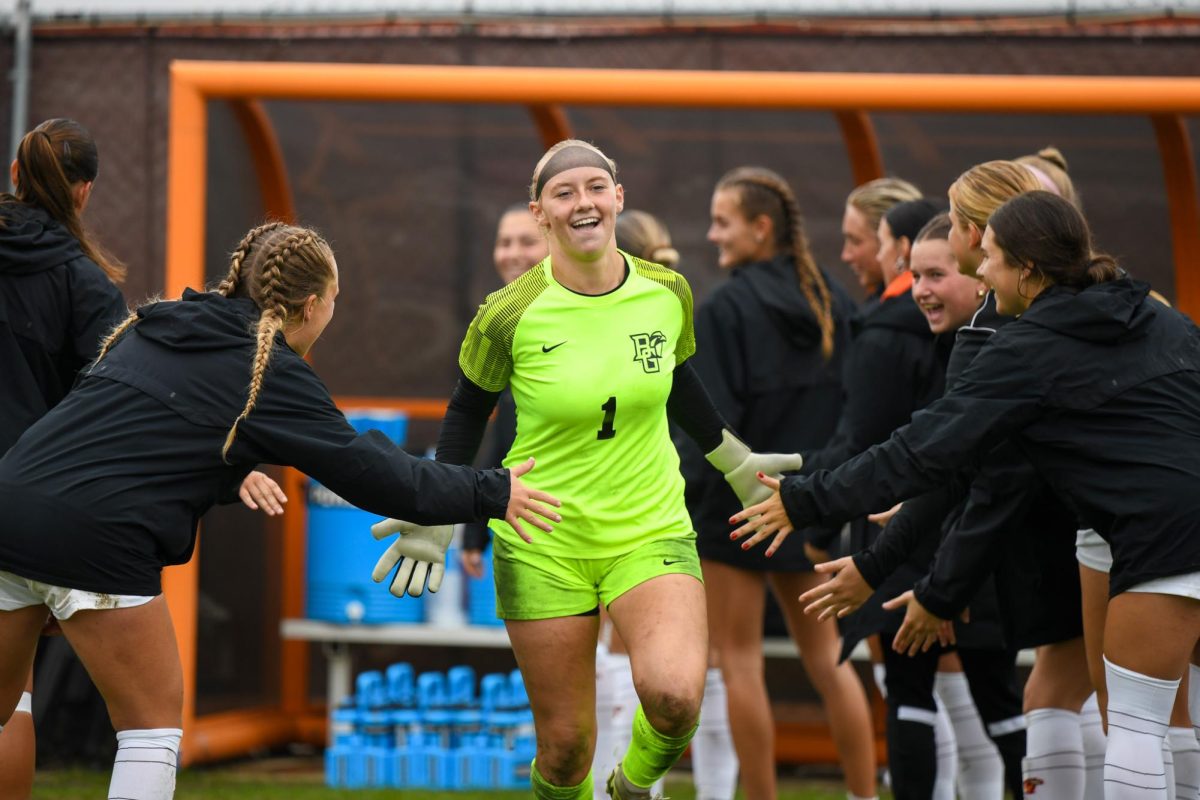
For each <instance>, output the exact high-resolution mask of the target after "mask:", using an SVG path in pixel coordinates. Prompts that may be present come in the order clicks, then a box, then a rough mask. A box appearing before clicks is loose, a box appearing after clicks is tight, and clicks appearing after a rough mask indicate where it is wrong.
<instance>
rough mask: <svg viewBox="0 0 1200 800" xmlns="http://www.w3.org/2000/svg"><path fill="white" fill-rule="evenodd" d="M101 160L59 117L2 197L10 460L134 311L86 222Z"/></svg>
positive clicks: (26, 719) (26, 704)
mask: <svg viewBox="0 0 1200 800" xmlns="http://www.w3.org/2000/svg"><path fill="white" fill-rule="evenodd" d="M98 171H99V154H98V151H97V148H96V143H95V141H94V140H93V139H92V136H91V134H90V133H88V131H87V130H86V129H85V128H84V127H83V126H82V125H80V124H79V123H77V122H75V121H73V120H68V119H51V120H47V121H45V122H43V123H42V124H40V125H38V126H37V127H36V128H34V129H33V130H32V131H30V132H29V133H27V134H26V135H25V136H24V137H23V138H22V140H21V144H20V146H19V147H18V148H17V157H16V159H15V160H14V161H13V164H12V181H13V186H14V187H15V194H11V195H8V194H6V195H2V196H0V375H3V376H4V379H3V381H2V382H0V455H2V454H3V453H4V451H6V450H7V449H8V448H9V447H11V446H12V444H13V442H15V441H16V440H17V439H18V438H20V436H21V434H22V433H24V432H25V429H26V428H28V427H29V426H30V425H32V424H33V423H34V422H35V421H36V420H37V419H38V418H40V417H41V416H42V415H43V414H45V413H46V412H47V411H49V410H50V409H51V408H53V407H54V406H55V405H57V404H58V402H59V401H60V400H62V399H63V397H64V396H65V395H66V393H67V390H68V389H70V387H71V384H72V383H73V382H74V380H75V375H76V373H77V372H78V371H79V370H80V368H81V367H83V366H84V365H85V364H86V363H88V362H89V361H91V360H92V359H93V358H95V356H96V351H97V350H98V349H99V347H100V340H101V339H102V338H104V335H105V334H107V333H108V332H109V331H110V330H111V329H112V327H113V326H114V325H116V324H117V323H118V322H120V321H121V320H122V319H123V318H124V317H125V315H126V314H127V313H128V311H127V310H126V308H125V300H124V298H122V297H121V292H120V290H118V289H117V287H116V285H115V284H114V282H115V281H120V280H121V279H122V277H123V276H124V267H122V265H121V264H120V263H119V262H118V261H116V260H115V259H113V258H112V257H111V256H108V255H107V254H105V253H104V252H103V250H101V249H100V247H99V246H97V245H96V244H95V242H94V241H92V239H91V237H90V236H88V234H87V232H86V231H85V230H84V228H83V225H82V223H81V222H80V214H82V213H83V210H84V208H85V207H86V206H87V203H88V200H89V198H90V197H91V190H92V186H93V185H94V182H95V179H96V175H97V172H98ZM32 691H33V682H32V676H30V680H29V681H28V683H27V685H26V692H25V693H24V694H23V695H22V697H21V700H20V703H19V704H18V710H19V711H21V712H23V713H22V714H21V715H20V716H19V717H18V716H14V717H13V718H12V719H10V720H8V721H4V720H0V724H3V725H4V727H5V728H6V731H5V732H4V733H3V734H0V786H4V787H6V790H7V793H6V794H5V795H4V797H5V798H10V799H11V800H18V799H19V798H23V797H28V795H29V793H30V791H31V790H32V786H33V771H34V749H35V748H34V739H33V719H32V701H33V697H32V694H31V692H32Z"/></svg>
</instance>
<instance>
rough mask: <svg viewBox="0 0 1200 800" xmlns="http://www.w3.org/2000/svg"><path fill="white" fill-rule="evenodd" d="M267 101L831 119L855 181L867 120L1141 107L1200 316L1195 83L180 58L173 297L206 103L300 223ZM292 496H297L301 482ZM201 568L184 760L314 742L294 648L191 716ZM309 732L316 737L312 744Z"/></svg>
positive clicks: (289, 544)
mask: <svg viewBox="0 0 1200 800" xmlns="http://www.w3.org/2000/svg"><path fill="white" fill-rule="evenodd" d="M260 99H275V100H341V101H346V100H360V101H384V102H432V103H512V104H518V105H523V106H525V107H527V108H528V109H529V111H530V114H531V116H532V118H533V123H534V125H535V127H536V128H537V130H538V132H539V134H540V136H541V138H542V140H543V141H544V142H546V143H547V145H548V144H550V143H552V142H554V141H557V140H559V139H563V138H566V137H568V136H569V135H570V125H569V123H568V120H567V117H566V115H565V113H564V112H563V110H562V106H563V105H579V106H590V105H604V106H657V107H677V108H679V107H683V108H758V109H807V110H814V111H830V112H833V113H834V114H835V116H836V118H837V121H838V125H839V126H840V128H841V131H842V135H843V138H844V140H845V143H846V149H847V155H848V158H849V160H850V163H851V168H852V172H853V175H854V179H855V180H856V181H858V182H862V181H865V180H869V179H871V178H876V177H880V176H881V175H883V159H882V157H881V155H880V151H879V144H878V140H877V138H876V135H875V131H874V128H873V126H872V124H871V120H870V117H869V116H868V114H867V112H868V111H907V112H950V113H985V114H987V113H991V114H1002V113H1011V112H1025V113H1041V114H1056V115H1057V114H1142V115H1147V116H1149V117H1150V119H1151V121H1152V124H1153V126H1154V130H1155V135H1156V137H1157V141H1158V145H1159V151H1160V153H1161V156H1162V164H1163V175H1164V179H1165V187H1166V192H1167V201H1168V207H1169V213H1170V223H1171V237H1172V244H1173V255H1174V263H1175V284H1176V301H1177V304H1178V305H1179V307H1180V308H1181V309H1182V310H1184V311H1185V312H1187V313H1189V314H1191V315H1192V316H1193V317H1196V318H1200V270H1198V269H1196V267H1195V266H1194V265H1195V264H1196V263H1198V262H1200V205H1198V200H1197V190H1196V170H1195V163H1194V160H1193V154H1192V149H1191V143H1190V141H1189V140H1188V135H1187V128H1186V126H1185V125H1184V124H1183V121H1182V118H1181V115H1192V114H1197V113H1200V78H1118V77H1061V76H992V75H969V76H968V75H905V76H904V80H903V81H898V80H896V79H895V76H894V75H873V74H836V73H777V72H704V71H683V70H669V71H668V70H608V69H587V70H585V69H555V68H515V67H454V66H449V67H446V66H392V65H367V64H280V63H247V62H220V61H176V62H174V63H173V64H172V65H171V101H170V103H171V105H170V117H169V123H170V131H169V145H168V146H169V150H168V165H167V168H168V173H167V259H166V280H165V291H166V295H167V296H168V297H176V296H178V295H180V294H181V293H182V291H183V289H184V288H185V287H187V286H199V285H201V284H202V283H203V282H204V229H205V224H206V222H205V204H206V202H207V197H206V194H207V185H206V172H207V171H206V157H207V153H206V146H207V136H206V128H207V113H208V112H207V107H206V103H207V102H208V101H210V100H225V101H227V102H229V103H231V104H232V106H233V109H234V112H235V116H236V118H237V120H238V122H239V124H240V125H241V127H242V130H243V133H244V134H245V136H246V139H247V142H248V144H249V147H250V152H251V156H252V157H253V159H254V163H255V166H256V171H257V178H258V182H259V187H260V191H261V192H262V196H263V201H264V208H265V210H266V212H267V213H268V214H269V215H271V216H274V217H278V218H282V219H292V218H294V216H295V211H294V207H293V202H292V196H291V191H290V188H289V186H288V181H287V172H286V170H285V168H284V164H283V159H282V156H281V153H280V150H279V146H278V143H277V141H276V138H275V136H274V132H273V131H272V129H271V125H270V121H269V119H268V118H267V116H266V115H265V114H264V113H263V111H262V109H261V107H260V106H259V105H258V100H260ZM339 403H341V404H342V405H343V407H352V406H375V407H378V406H385V407H392V408H401V409H404V410H406V411H408V412H409V414H410V415H411V416H413V417H415V418H440V416H441V411H442V408H443V407H444V401H433V400H397V399H394V398H391V399H388V398H349V397H346V398H339ZM285 483H286V486H285V488H286V490H287V491H288V495H289V496H290V497H293V498H297V499H299V498H301V497H303V485H302V482H301V476H299V474H297V473H295V472H294V471H288V473H287V474H286V476H285ZM288 508H289V510H288V513H287V515H286V519H285V522H284V530H285V542H284V552H283V553H282V554H281V556H282V561H281V563H282V569H283V582H282V585H283V593H284V597H283V613H284V615H285V616H300V615H301V614H302V613H303V595H304V585H303V580H304V579H303V576H304V545H305V542H304V519H303V504H302V503H300V502H293V503H292V504H290V505H289V507H288ZM197 575H198V563H197V560H196V559H193V560H192V562H191V563H190V564H187V565H184V566H181V567H172V568H170V569H168V570H167V571H166V574H165V576H164V593H165V594H166V596H167V600H168V603H169V604H170V607H171V611H172V616H173V618H174V620H175V625H176V631H177V637H178V640H179V650H180V656H181V658H182V661H183V667H184V686H185V703H184V731H185V733H184V742H185V744H184V748H183V753H184V754H185V759H186V760H187V761H188V762H196V761H202V760H209V759H213V758H220V757H224V756H229V755H234V754H237V753H241V752H245V751H246V750H248V749H250V748H252V747H255V746H262V745H264V744H270V743H274V742H281V741H286V740H288V739H289V738H293V737H296V738H308V736H311V735H313V734H314V733H318V732H319V730H320V726H319V725H315V726H314V725H313V723H312V717H311V716H308V715H306V712H307V711H308V710H309V709H308V700H307V698H308V675H307V663H308V662H307V647H306V645H304V644H303V643H298V642H286V643H284V651H283V659H282V674H281V675H280V687H281V703H280V706H279V707H278V708H265V709H250V710H246V711H237V712H230V713H227V714H218V715H210V716H206V717H203V718H200V719H197V718H196V716H195V713H194V708H195V703H194V701H195V663H196V659H195V657H196V589H197ZM306 734H307V735H306Z"/></svg>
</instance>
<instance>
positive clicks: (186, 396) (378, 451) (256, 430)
mask: <svg viewBox="0 0 1200 800" xmlns="http://www.w3.org/2000/svg"><path fill="white" fill-rule="evenodd" d="M337 292H338V281H337V266H336V264H335V263H334V260H333V254H332V252H331V251H330V249H329V246H328V245H327V244H326V243H325V242H324V240H323V239H321V238H320V237H319V236H317V235H316V234H315V233H313V232H312V231H309V230H306V229H303V228H295V227H290V226H286V225H283V224H281V223H272V224H268V225H265V226H262V227H259V228H256V229H254V230H253V231H251V232H250V233H249V234H248V235H247V236H246V238H245V239H243V241H242V243H241V244H240V245H239V246H238V249H237V250H236V251H235V253H234V254H233V258H232V261H231V265H230V270H229V273H228V275H227V276H226V277H225V279H224V280H223V281H222V282H221V284H220V286H219V287H218V288H217V289H216V290H215V291H213V292H207V293H199V292H193V291H190V290H189V291H188V292H186V293H185V295H184V297H183V299H182V300H177V301H170V302H160V303H154V304H151V305H148V306H145V307H143V308H141V309H139V310H138V311H137V313H135V314H134V315H132V316H130V317H129V318H127V319H126V320H125V321H124V322H123V323H121V325H120V326H119V327H118V328H117V330H116V331H114V332H113V334H112V335H111V336H109V338H108V339H107V340H106V341H105V342H104V345H103V346H102V348H101V351H100V354H99V356H98V358H97V361H96V362H95V364H94V365H93V367H92V368H91V369H90V370H89V372H88V373H87V374H86V375H85V376H84V377H83V378H82V380H81V382H80V383H79V385H78V386H77V387H76V388H75V390H73V391H72V392H71V393H70V394H69V395H68V396H67V398H66V399H65V400H64V401H63V402H62V403H60V404H59V405H58V406H56V407H55V408H54V409H53V410H52V411H50V413H48V414H47V415H46V416H44V417H43V418H42V419H41V420H39V421H38V422H37V423H35V424H34V426H33V427H31V428H30V429H29V430H28V431H27V432H26V434H25V435H24V436H22V437H21V439H20V440H19V441H18V442H17V444H16V445H15V446H14V447H13V448H12V449H11V450H9V452H8V453H7V455H5V457H4V458H3V459H2V460H0V507H3V508H4V509H5V518H4V520H3V522H0V609H3V610H0V716H2V717H7V715H8V713H9V712H10V711H11V709H12V708H13V706H14V705H16V701H17V697H18V696H19V695H20V690H21V681H22V680H23V679H24V676H25V674H26V672H27V670H28V668H29V663H30V660H31V659H32V655H33V649H34V645H35V643H36V641H37V636H38V633H39V631H40V629H41V626H42V622H43V621H44V619H45V616H46V612H47V608H49V609H50V611H51V613H53V614H54V615H55V617H56V618H58V620H59V624H60V626H61V628H62V630H63V633H64V634H65V635H66V636H67V638H68V639H69V640H70V642H71V644H72V646H73V647H74V649H75V651H76V652H77V653H78V654H79V655H80V658H81V659H82V660H83V662H84V664H85V666H87V668H88V672H89V673H90V674H91V676H92V678H93V680H94V681H95V682H96V685H97V686H98V688H99V689H100V691H101V693H102V694H103V695H104V698H105V701H106V703H107V704H108V709H109V715H110V717H111V718H112V722H113V726H114V728H115V729H116V730H117V732H118V733H117V739H118V750H117V758H116V764H115V766H114V769H113V779H112V784H111V786H110V789H109V795H110V796H113V797H124V798H136V799H137V800H163V799H164V798H170V797H171V796H172V795H173V793H174V783H175V760H176V753H177V751H178V746H179V739H180V736H181V733H182V731H181V730H180V720H181V716H182V674H181V669H180V665H179V657H178V653H177V651H176V649H175V642H174V635H173V633H172V629H171V620H170V617H169V615H168V613H167V608H166V603H165V602H164V600H163V598H162V597H161V596H160V594H159V593H160V580H159V574H160V572H161V569H162V567H163V566H165V565H168V564H177V563H182V562H184V561H186V560H187V559H188V558H190V556H191V553H192V549H193V547H194V545H195V537H196V526H197V522H198V521H199V519H200V517H201V516H202V515H203V514H204V512H205V511H207V510H208V509H209V508H210V507H211V506H212V505H213V504H214V503H217V502H220V501H222V500H231V499H232V498H233V493H234V492H236V490H237V487H238V486H239V484H240V483H241V481H242V479H243V478H244V477H245V476H246V474H247V473H248V472H249V471H250V470H251V468H252V467H253V466H254V465H255V464H257V463H259V462H266V463H273V464H280V465H291V466H295V467H297V468H298V469H301V470H303V471H304V472H306V473H308V474H309V475H311V476H313V477H314V478H316V479H317V480H320V481H321V482H322V483H323V484H325V485H326V486H328V487H329V488H330V489H331V490H333V491H334V492H336V493H337V494H338V495H340V496H341V497H344V498H345V499H346V500H347V501H349V502H351V503H353V504H355V505H358V506H360V507H362V508H365V509H367V510H369V511H372V512H374V513H378V514H383V515H387V516H401V517H405V518H407V519H410V520H414V521H416V522H419V523H448V522H455V521H461V520H469V519H478V518H481V517H487V516H499V515H503V516H504V517H505V518H506V519H511V520H514V521H516V520H517V519H518V518H520V519H524V520H525V521H527V522H530V523H532V524H535V525H537V526H538V527H540V528H542V529H549V528H550V525H549V523H547V522H546V521H545V519H555V518H557V514H555V513H554V512H553V511H551V510H550V509H549V508H547V506H546V505H543V503H545V504H553V503H554V502H556V501H553V499H552V498H550V497H549V496H548V495H544V494H542V493H540V492H532V491H530V490H529V489H527V488H526V487H525V486H524V485H523V484H522V483H521V482H520V481H519V480H518V476H519V475H521V474H523V473H524V472H525V471H527V470H528V468H529V467H531V466H532V460H530V461H529V462H526V464H524V465H522V466H521V467H519V468H516V469H513V470H512V471H511V473H509V472H507V471H505V470H488V471H484V472H476V471H474V470H472V469H470V468H467V467H458V466H451V465H447V464H438V463H436V462H433V461H428V460H424V459H419V458H415V457H413V456H409V455H408V454H406V453H404V452H403V451H402V450H400V449H399V448H397V447H396V446H395V445H393V444H392V443H391V442H389V441H388V440H387V439H386V438H385V437H384V436H382V435H381V434H379V433H378V432H375V431H371V432H369V433H367V434H365V435H362V436H359V435H356V434H355V432H354V429H353V428H351V427H350V425H349V423H348V422H346V419H345V417H343V416H342V414H341V413H340V412H339V411H338V410H337V408H336V407H335V406H334V404H333V401H332V399H331V398H330V396H329V393H328V391H327V390H326V389H325V386H324V385H323V384H322V383H321V381H320V379H319V378H317V376H316V374H315V373H314V372H313V371H312V369H311V368H310V367H309V366H308V364H307V363H305V361H304V358H303V356H304V355H305V354H306V353H307V352H308V350H309V349H310V348H311V347H312V345H313V343H314V342H315V341H316V340H317V338H318V337H319V336H320V334H321V332H322V331H323V330H324V328H325V326H326V324H328V322H329V320H330V318H331V317H332V315H333V306H334V298H335V297H336V296H337ZM247 374H249V377H250V383H249V389H247V386H246V378H247ZM418 538H419V537H418ZM408 541H409V540H408V539H407V538H403V539H401V540H400V541H399V542H397V544H396V545H393V548H392V551H393V552H398V553H399V555H404V556H407V558H408V560H413V559H416V560H421V556H420V555H419V554H417V553H415V552H413V551H409V552H405V546H404V545H405V544H406V543H407V542H408ZM425 560H428V557H426V559H425ZM402 568H403V565H402ZM422 572H423V570H422ZM96 596H99V597H100V598H102V599H103V602H101V603H99V605H98V606H97V605H92V606H90V607H89V606H86V605H85V606H84V608H85V609H88V610H82V611H78V613H76V611H77V610H78V607H79V605H80V602H81V601H80V598H88V597H90V598H92V599H93V600H94V599H95V597H96ZM91 609H97V610H91Z"/></svg>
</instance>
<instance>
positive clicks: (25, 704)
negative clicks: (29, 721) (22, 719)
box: [13, 692, 33, 714]
mask: <svg viewBox="0 0 1200 800" xmlns="http://www.w3.org/2000/svg"><path fill="white" fill-rule="evenodd" d="M18 711H19V712H21V713H22V714H32V713H33V695H31V694H30V693H29V692H21V699H20V700H18V701H17V707H16V708H14V709H13V713H14V714H16V713H17V712H18Z"/></svg>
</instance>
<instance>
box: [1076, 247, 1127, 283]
mask: <svg viewBox="0 0 1200 800" xmlns="http://www.w3.org/2000/svg"><path fill="white" fill-rule="evenodd" d="M1085 274H1086V275H1087V280H1088V283H1089V284H1091V285H1095V284H1097V283H1108V282H1109V281H1115V280H1116V279H1117V278H1120V277H1121V276H1122V275H1123V274H1124V270H1122V269H1121V268H1120V267H1119V266H1118V265H1117V260H1116V259H1115V258H1113V257H1112V256H1110V255H1108V254H1107V253H1095V254H1093V255H1092V257H1091V259H1090V260H1089V261H1088V265H1087V271H1086V273H1085Z"/></svg>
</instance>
